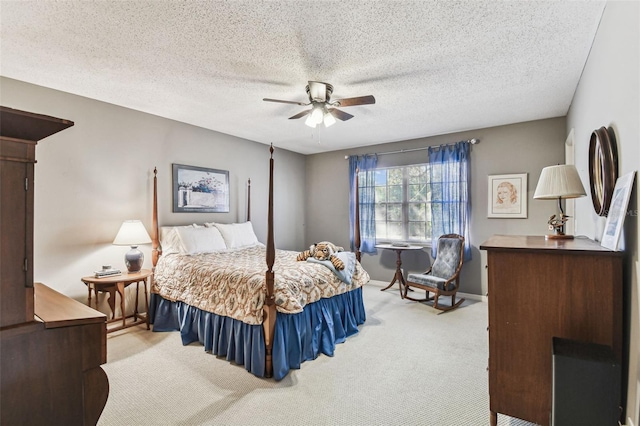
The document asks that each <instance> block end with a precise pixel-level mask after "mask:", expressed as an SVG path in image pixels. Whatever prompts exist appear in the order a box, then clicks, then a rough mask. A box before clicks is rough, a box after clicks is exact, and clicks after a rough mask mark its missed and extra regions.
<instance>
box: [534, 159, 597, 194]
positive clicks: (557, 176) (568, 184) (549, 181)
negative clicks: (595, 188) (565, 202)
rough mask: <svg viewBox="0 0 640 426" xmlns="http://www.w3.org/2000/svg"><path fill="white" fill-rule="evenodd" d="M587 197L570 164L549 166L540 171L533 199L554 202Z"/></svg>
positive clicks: (573, 167) (576, 171)
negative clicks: (562, 199)
mask: <svg viewBox="0 0 640 426" xmlns="http://www.w3.org/2000/svg"><path fill="white" fill-rule="evenodd" d="M585 195H587V193H586V192H585V190H584V186H582V181H581V180H580V176H579V175H578V170H576V167H575V166H573V165H570V164H562V165H559V166H549V167H545V168H544V169H542V173H540V179H539V180H538V186H536V192H535V193H534V194H533V198H535V199H539V200H555V199H558V198H578V197H583V196H585Z"/></svg>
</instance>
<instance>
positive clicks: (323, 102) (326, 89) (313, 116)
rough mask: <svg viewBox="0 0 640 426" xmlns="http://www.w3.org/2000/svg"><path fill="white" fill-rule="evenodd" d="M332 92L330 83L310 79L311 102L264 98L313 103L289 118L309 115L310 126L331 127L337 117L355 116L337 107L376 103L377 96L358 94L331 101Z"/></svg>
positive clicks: (303, 103)
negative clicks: (321, 125) (322, 124)
mask: <svg viewBox="0 0 640 426" xmlns="http://www.w3.org/2000/svg"><path fill="white" fill-rule="evenodd" d="M332 93H333V86H332V85H330V84H329V83H323V82H321V81H310V82H309V84H308V85H307V95H308V96H309V102H307V103H305V102H295V101H283V100H280V99H270V98H264V99H262V100H263V101H267V102H280V103H283V104H294V105H302V106H308V105H312V107H311V109H308V110H305V111H302V112H300V113H298V114H296V115H294V116H292V117H289V119H290V120H292V119H296V118H302V117H304V116H305V115H308V117H307V120H306V121H305V124H306V125H307V126H309V127H316V126H317V125H318V124H321V123H324V126H325V127H329V126H331V125H333V124H334V123H335V122H336V118H337V119H338V120H341V121H346V120H349V119H350V118H353V115H351V114H348V113H346V112H344V111H341V110H339V109H338V108H336V107H348V106H355V105H369V104H375V103H376V98H374V97H373V96H371V95H368V96H358V97H355V98H344V99H336V100H334V101H331V94H332Z"/></svg>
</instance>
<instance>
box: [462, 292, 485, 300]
mask: <svg viewBox="0 0 640 426" xmlns="http://www.w3.org/2000/svg"><path fill="white" fill-rule="evenodd" d="M456 298H464V299H469V300H475V301H477V302H486V301H487V296H481V295H479V294H471V293H461V292H458V293H456Z"/></svg>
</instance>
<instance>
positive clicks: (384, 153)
mask: <svg viewBox="0 0 640 426" xmlns="http://www.w3.org/2000/svg"><path fill="white" fill-rule="evenodd" d="M462 142H469V143H470V144H471V145H475V144H478V143H480V139H477V138H473V139H469V140H466V141H462ZM457 143H458V142H452V143H446V144H443V145H433V146H424V147H422V148H411V149H399V150H396V151H386V152H376V153H374V154H364V155H387V154H402V153H404V152H413V151H423V150H425V149H429V148H441V147H443V146H451V145H455V144H457ZM344 159H345V160H348V159H349V156H348V155H345V156H344Z"/></svg>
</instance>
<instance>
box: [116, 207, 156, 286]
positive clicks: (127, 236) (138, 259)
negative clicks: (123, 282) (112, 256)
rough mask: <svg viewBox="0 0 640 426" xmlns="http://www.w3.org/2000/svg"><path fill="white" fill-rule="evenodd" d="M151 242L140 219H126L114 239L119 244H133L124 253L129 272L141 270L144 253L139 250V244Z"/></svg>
mask: <svg viewBox="0 0 640 426" xmlns="http://www.w3.org/2000/svg"><path fill="white" fill-rule="evenodd" d="M149 243H151V237H149V233H148V232H147V230H146V229H145V228H144V225H143V224H142V222H140V221H139V220H125V221H124V222H123V223H122V226H121V227H120V230H119V231H118V234H117V235H116V238H115V239H114V240H113V244H115V245H118V246H131V250H129V251H128V252H127V253H126V254H125V255H124V263H125V264H126V265H127V269H128V270H129V273H134V272H139V271H140V269H142V264H143V263H144V254H143V253H142V252H141V251H140V250H138V245H140V244H149Z"/></svg>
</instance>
